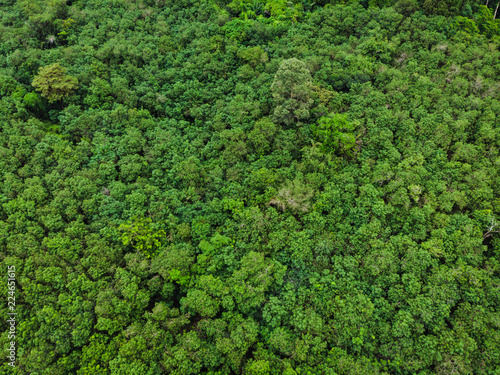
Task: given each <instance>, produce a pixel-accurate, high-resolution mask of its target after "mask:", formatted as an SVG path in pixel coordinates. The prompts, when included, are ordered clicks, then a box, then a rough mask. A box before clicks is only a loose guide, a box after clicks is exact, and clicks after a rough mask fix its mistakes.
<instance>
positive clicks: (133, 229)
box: [118, 218, 166, 258]
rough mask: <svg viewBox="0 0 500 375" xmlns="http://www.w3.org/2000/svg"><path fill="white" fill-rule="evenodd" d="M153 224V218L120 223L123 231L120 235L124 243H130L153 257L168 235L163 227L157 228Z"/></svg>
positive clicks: (147, 255)
mask: <svg viewBox="0 0 500 375" xmlns="http://www.w3.org/2000/svg"><path fill="white" fill-rule="evenodd" d="M152 226H153V225H152V221H151V218H141V219H134V220H133V221H129V222H127V223H122V224H120V227H119V228H118V229H119V230H120V231H122V232H123V233H122V234H121V236H120V239H121V241H122V242H123V245H125V246H127V245H129V244H130V245H132V246H133V247H134V248H135V249H137V250H139V251H141V252H142V253H144V255H145V256H146V257H147V258H151V257H152V256H154V255H155V254H156V252H157V251H158V248H159V247H160V246H161V240H162V239H163V238H165V235H166V233H165V231H164V230H163V229H159V230H158V229H157V230H155V229H153V228H152Z"/></svg>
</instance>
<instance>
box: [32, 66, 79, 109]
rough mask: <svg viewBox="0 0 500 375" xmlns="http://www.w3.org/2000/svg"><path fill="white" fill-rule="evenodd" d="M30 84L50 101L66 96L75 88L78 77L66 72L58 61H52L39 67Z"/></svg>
mask: <svg viewBox="0 0 500 375" xmlns="http://www.w3.org/2000/svg"><path fill="white" fill-rule="evenodd" d="M32 86H33V87H34V88H36V89H37V90H38V91H41V93H42V96H43V97H45V98H47V99H48V100H49V102H51V103H52V102H55V101H58V100H61V99H63V98H65V97H68V96H69V95H70V94H71V93H72V92H73V91H74V90H76V89H77V88H78V79H77V78H76V77H72V76H70V75H68V74H66V69H65V68H64V67H62V66H61V65H59V63H54V64H52V65H48V66H44V67H41V68H40V69H39V71H38V74H37V75H36V76H35V79H34V80H33V82H32Z"/></svg>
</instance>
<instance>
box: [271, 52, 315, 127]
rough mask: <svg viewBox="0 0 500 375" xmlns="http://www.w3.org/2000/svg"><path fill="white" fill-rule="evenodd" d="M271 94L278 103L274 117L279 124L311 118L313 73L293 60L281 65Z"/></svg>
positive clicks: (302, 64) (298, 61)
mask: <svg viewBox="0 0 500 375" xmlns="http://www.w3.org/2000/svg"><path fill="white" fill-rule="evenodd" d="M271 92H272V94H273V98H274V100H275V102H276V109H275V110H274V117H275V119H276V120H277V121H278V122H283V123H285V124H287V125H288V124H290V123H292V122H293V121H295V120H299V119H306V118H308V117H309V108H310V107H311V104H312V103H313V100H312V98H311V93H312V88H311V73H310V72H309V70H308V69H307V67H306V64H305V63H303V62H302V61H300V60H298V59H296V58H291V59H288V60H285V61H283V62H282V63H281V65H280V67H279V69H278V71H277V73H276V75H275V76H274V81H273V84H272V86H271Z"/></svg>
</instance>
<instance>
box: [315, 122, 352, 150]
mask: <svg viewBox="0 0 500 375" xmlns="http://www.w3.org/2000/svg"><path fill="white" fill-rule="evenodd" d="M354 128H355V125H354V124H352V123H349V122H348V121H347V115H345V114H338V113H333V114H331V115H330V116H326V117H321V118H320V119H319V120H318V126H316V127H314V128H313V133H314V136H315V137H316V139H317V140H318V141H319V142H321V144H322V146H321V147H322V149H323V151H326V152H333V151H340V152H346V151H349V150H350V149H352V148H353V147H354V144H355V143H354V142H355V140H356V138H355V136H354V134H353V133H351V132H352V131H353V130H354Z"/></svg>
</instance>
